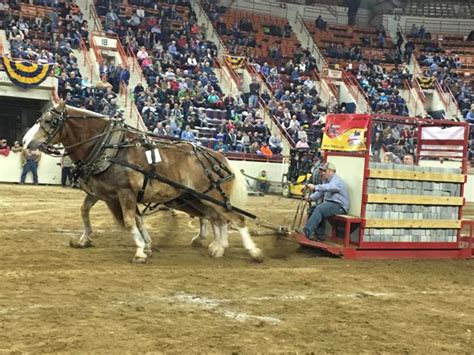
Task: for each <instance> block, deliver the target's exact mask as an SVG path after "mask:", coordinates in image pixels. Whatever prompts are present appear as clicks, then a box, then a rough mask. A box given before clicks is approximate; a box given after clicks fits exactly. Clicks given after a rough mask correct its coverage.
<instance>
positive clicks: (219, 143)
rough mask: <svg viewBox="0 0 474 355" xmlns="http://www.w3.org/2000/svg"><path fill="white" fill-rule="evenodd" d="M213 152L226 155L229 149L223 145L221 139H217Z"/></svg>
mask: <svg viewBox="0 0 474 355" xmlns="http://www.w3.org/2000/svg"><path fill="white" fill-rule="evenodd" d="M214 150H215V151H217V152H221V153H227V152H228V151H229V147H228V146H227V145H226V144H224V141H223V140H222V138H219V139H218V140H217V143H216V144H215V145H214Z"/></svg>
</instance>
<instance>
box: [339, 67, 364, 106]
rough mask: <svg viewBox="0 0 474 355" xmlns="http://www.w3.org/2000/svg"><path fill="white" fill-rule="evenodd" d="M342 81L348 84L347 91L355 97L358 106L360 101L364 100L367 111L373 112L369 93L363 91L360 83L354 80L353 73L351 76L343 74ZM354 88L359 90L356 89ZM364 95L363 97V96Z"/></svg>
mask: <svg viewBox="0 0 474 355" xmlns="http://www.w3.org/2000/svg"><path fill="white" fill-rule="evenodd" d="M342 81H343V82H344V84H346V87H347V89H348V90H349V93H350V94H351V95H352V97H354V99H355V100H356V105H358V104H359V100H360V99H362V100H364V101H365V103H366V105H367V111H369V112H370V111H371V109H370V103H369V97H368V96H367V93H366V92H365V91H364V89H362V87H361V86H360V84H359V81H358V80H357V79H356V78H354V76H353V75H352V73H351V74H350V75H349V74H347V72H345V71H343V72H342ZM354 86H355V87H356V88H357V89H355V88H354ZM361 95H362V96H361Z"/></svg>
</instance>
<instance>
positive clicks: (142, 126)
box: [130, 101, 148, 132]
mask: <svg viewBox="0 0 474 355" xmlns="http://www.w3.org/2000/svg"><path fill="white" fill-rule="evenodd" d="M132 112H135V114H136V115H137V127H136V128H137V129H141V130H142V131H145V132H146V131H148V128H147V126H146V125H145V122H143V117H142V115H141V114H140V112H139V111H138V108H137V105H135V102H133V101H131V103H130V117H131V118H133V115H132Z"/></svg>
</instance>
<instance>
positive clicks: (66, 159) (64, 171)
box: [60, 155, 73, 187]
mask: <svg viewBox="0 0 474 355" xmlns="http://www.w3.org/2000/svg"><path fill="white" fill-rule="evenodd" d="M60 164H61V185H62V187H66V183H67V181H69V185H71V186H72V184H73V181H72V167H73V162H72V159H71V157H70V156H69V155H65V156H63V157H62V158H61V163H60Z"/></svg>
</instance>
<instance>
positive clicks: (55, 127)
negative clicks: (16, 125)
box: [37, 107, 68, 149]
mask: <svg viewBox="0 0 474 355" xmlns="http://www.w3.org/2000/svg"><path fill="white" fill-rule="evenodd" d="M49 113H50V114H51V119H50V120H48V121H45V122H44V123H47V124H48V125H49V127H51V130H46V129H45V128H44V127H43V126H42V125H41V120H42V118H40V119H39V120H38V121H37V122H38V123H39V124H40V127H41V129H42V130H43V131H44V132H45V133H46V134H47V137H46V141H45V142H44V143H43V144H44V145H45V146H46V149H48V148H49V145H50V143H51V141H52V140H53V139H54V137H56V135H57V134H58V132H59V130H60V129H61V127H62V126H63V124H64V122H65V121H66V119H67V117H68V116H67V115H66V110H64V111H62V112H60V111H58V110H56V109H55V108H54V107H52V108H50V109H49Z"/></svg>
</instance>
